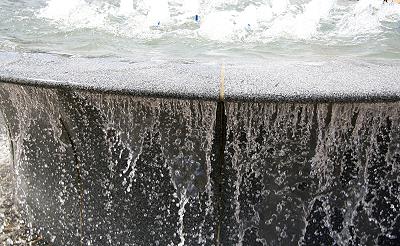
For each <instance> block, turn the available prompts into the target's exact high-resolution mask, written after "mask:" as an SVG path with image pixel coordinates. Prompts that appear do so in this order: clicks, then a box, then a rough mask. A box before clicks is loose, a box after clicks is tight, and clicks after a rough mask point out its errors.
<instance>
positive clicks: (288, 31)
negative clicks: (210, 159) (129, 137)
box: [38, 0, 400, 43]
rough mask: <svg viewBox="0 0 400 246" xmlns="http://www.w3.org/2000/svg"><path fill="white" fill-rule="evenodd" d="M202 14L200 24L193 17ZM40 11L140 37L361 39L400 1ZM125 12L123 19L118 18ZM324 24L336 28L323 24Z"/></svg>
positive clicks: (126, 3) (144, 2)
mask: <svg viewBox="0 0 400 246" xmlns="http://www.w3.org/2000/svg"><path fill="white" fill-rule="evenodd" d="M195 15H199V16H200V22H199V23H197V24H196V23H195V21H194V16H195ZM38 16H39V17H41V18H45V19H47V20H50V22H52V23H54V24H55V25H57V27H58V28H60V29H75V28H97V29H101V30H104V31H107V32H110V33H113V34H115V35H122V36H128V37H134V38H140V39H154V38H161V37H163V36H165V35H168V34H170V33H175V34H177V35H183V36H182V38H191V37H194V36H197V35H200V36H201V37H203V38H206V39H211V40H216V41H219V42H237V41H240V42H260V43H263V42H264V43H265V42H269V41H270V40H277V39H281V38H285V39H293V40H312V39H316V40H319V39H327V38H329V39H331V40H335V39H340V38H342V37H350V38H352V37H353V38H357V37H358V36H360V35H364V36H369V35H370V36H374V35H376V33H379V32H382V31H383V30H384V29H385V28H386V27H385V24H386V23H388V22H389V23H396V22H399V21H400V5H393V4H382V1H381V0H360V1H358V2H349V1H341V0H292V1H289V0H263V1H254V2H252V1H241V0H230V1H223V0H214V1H211V0H120V2H119V3H118V4H116V5H113V4H111V3H108V2H105V0H91V1H88V0H68V1H65V0H48V1H47V5H46V6H45V7H43V8H42V9H41V10H40V11H39V13H38ZM115 16H116V17H118V16H124V17H125V18H124V19H121V18H114V17H115ZM324 23H330V24H331V26H333V27H332V28H330V29H329V28H328V29H322V28H321V27H322V26H323V25H324Z"/></svg>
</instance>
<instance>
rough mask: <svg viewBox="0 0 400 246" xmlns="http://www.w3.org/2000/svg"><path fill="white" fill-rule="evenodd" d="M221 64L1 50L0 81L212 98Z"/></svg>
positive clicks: (213, 97)
mask: <svg viewBox="0 0 400 246" xmlns="http://www.w3.org/2000/svg"><path fill="white" fill-rule="evenodd" d="M219 70H220V67H219V66H218V64H214V63H209V64H205V63H196V62H193V61H186V60H184V61H182V60H179V61H173V62H170V61H163V60H152V61H141V60H127V59H121V58H111V57H107V58H79V57H66V56H61V55H52V54H41V53H39V54H35V53H11V52H0V80H2V81H3V82H4V81H9V82H15V83H21V84H33V85H38V86H47V87H48V86H53V87H54V86H56V87H68V88H75V89H79V88H81V89H85V90H99V91H114V92H119V93H128V94H132V95H138V96H160V97H174V98H188V97H189V98H198V99H217V98H218V91H219V84H218V83H215V81H218V80H219V78H218V76H219Z"/></svg>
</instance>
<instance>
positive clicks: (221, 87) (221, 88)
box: [219, 63, 225, 101]
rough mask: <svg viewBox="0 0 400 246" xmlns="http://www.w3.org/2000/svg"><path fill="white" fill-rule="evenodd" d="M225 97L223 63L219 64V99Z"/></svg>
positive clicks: (221, 99) (222, 99)
mask: <svg viewBox="0 0 400 246" xmlns="http://www.w3.org/2000/svg"><path fill="white" fill-rule="evenodd" d="M224 98H225V64H224V63H222V65H221V76H220V81H219V100H220V101H224Z"/></svg>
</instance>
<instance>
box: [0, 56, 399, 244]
mask: <svg viewBox="0 0 400 246" xmlns="http://www.w3.org/2000/svg"><path fill="white" fill-rule="evenodd" d="M0 81H1V82H0V99H1V100H0V113H1V114H2V117H3V118H4V124H5V126H6V127H5V128H6V129H7V134H8V135H9V142H10V146H11V147H10V152H11V156H12V157H13V158H12V159H13V160H12V161H13V167H14V171H15V173H17V174H18V175H17V176H16V182H15V183H16V188H15V190H16V192H15V201H16V203H17V206H18V208H19V209H20V211H21V214H23V216H24V218H26V220H27V222H29V224H32V226H33V228H34V233H36V234H37V235H40V238H41V239H43V240H44V241H47V242H50V243H53V244H55V245H125V244H134V245H237V244H240V245H263V244H264V245H267V244H282V245H291V244H303V245H323V244H326V245H332V244H338V245H350V244H361V245H364V244H367V243H369V242H374V243H375V244H378V245H395V244H396V243H398V242H399V240H400V233H399V231H400V217H399V216H398V215H399V214H400V190H399V186H400V185H399V181H398V177H399V175H400V147H399V146H400V142H399V139H400V100H399V96H400V61H395V60H392V61H388V60H352V59H344V58H343V59H332V60H318V59H313V60H311V59H310V60H302V61H300V60H279V59H271V60H268V61H265V60H263V61H260V60H249V61H246V63H245V62H243V61H233V60H232V61H226V60H225V61H224V60H220V61H212V62H210V61H204V60H201V61H200V60H199V61H192V60H191V61H188V60H154V61H146V60H144V59H141V58H138V59H137V60H134V59H122V58H112V57H108V58H82V57H70V56H63V55H55V54H40V53H14V52H1V53H0Z"/></svg>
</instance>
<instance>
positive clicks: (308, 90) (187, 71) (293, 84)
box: [0, 52, 400, 102]
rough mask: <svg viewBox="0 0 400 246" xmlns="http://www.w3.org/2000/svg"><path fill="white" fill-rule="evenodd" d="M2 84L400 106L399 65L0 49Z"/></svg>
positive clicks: (165, 95)
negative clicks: (103, 55) (395, 103)
mask: <svg viewBox="0 0 400 246" xmlns="http://www.w3.org/2000/svg"><path fill="white" fill-rule="evenodd" d="M0 81H1V82H3V83H13V84H21V85H29V86H39V87H49V88H66V89H76V90H89V91H94V92H107V93H113V94H126V95H134V96H140V97H163V98H179V99H199V100H211V101H219V100H225V101H261V102H262V101H265V102H274V101H280V102H282V101H290V102H293V101H296V102H351V101H356V102H363V101H365V102H371V101H398V100H400V60H355V59H344V58H340V59H339V58H337V59H330V60H328V59H326V58H325V59H324V60H323V59H318V60H316V59H314V60H307V61H305V60H288V59H277V58H276V59H271V60H257V61H255V60H251V61H250V60H249V61H246V62H244V61H230V62H226V61H222V60H221V61H213V62H204V61H187V60H149V61H146V60H143V59H141V60H139V59H138V60H135V59H132V58H130V59H125V58H115V57H107V58H83V57H71V56H63V55H57V54H45V53H19V52H0Z"/></svg>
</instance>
